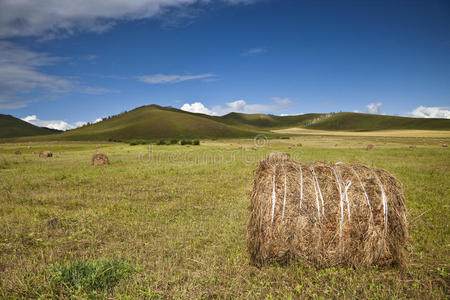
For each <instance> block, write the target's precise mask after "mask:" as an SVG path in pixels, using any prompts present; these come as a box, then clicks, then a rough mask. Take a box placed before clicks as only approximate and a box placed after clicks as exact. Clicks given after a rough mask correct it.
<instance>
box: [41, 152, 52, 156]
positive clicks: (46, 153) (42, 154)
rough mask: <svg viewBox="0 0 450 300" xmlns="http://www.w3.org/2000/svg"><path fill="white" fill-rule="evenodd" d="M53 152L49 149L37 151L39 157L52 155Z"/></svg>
mask: <svg viewBox="0 0 450 300" xmlns="http://www.w3.org/2000/svg"><path fill="white" fill-rule="evenodd" d="M52 156H53V153H52V152H51V151H42V152H41V153H39V157H52Z"/></svg>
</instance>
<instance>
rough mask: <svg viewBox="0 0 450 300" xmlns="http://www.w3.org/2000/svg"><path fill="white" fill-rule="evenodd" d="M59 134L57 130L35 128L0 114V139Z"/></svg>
mask: <svg viewBox="0 0 450 300" xmlns="http://www.w3.org/2000/svg"><path fill="white" fill-rule="evenodd" d="M59 132H60V131H59V130H55V129H50V128H45V127H38V126H34V125H33V124H30V123H28V122H25V121H23V120H21V119H18V118H15V117H13V116H11V115H3V114H0V138H13V137H22V136H36V135H47V134H55V133H59Z"/></svg>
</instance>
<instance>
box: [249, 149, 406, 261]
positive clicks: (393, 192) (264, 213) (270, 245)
mask: <svg viewBox="0 0 450 300" xmlns="http://www.w3.org/2000/svg"><path fill="white" fill-rule="evenodd" d="M305 167H306V168H307V169H309V172H303V171H304V170H305ZM280 169H282V170H283V172H281V171H280V172H278V173H277V170H280ZM255 175H256V178H255V181H254V184H253V192H252V194H251V198H250V202H251V203H250V211H251V216H250V221H249V224H248V241H247V242H248V249H249V252H250V259H251V262H252V263H253V264H255V265H261V264H264V263H266V262H272V261H276V262H281V263H283V262H288V261H290V260H296V259H302V260H304V261H305V262H310V263H316V264H319V265H324V266H331V265H337V264H350V265H353V266H363V265H380V266H381V265H388V264H400V265H403V264H404V262H405V260H404V252H405V245H406V240H407V235H408V232H407V223H406V217H405V215H406V207H405V199H404V196H403V192H402V189H401V186H400V183H399V182H398V181H397V180H396V179H395V177H394V176H392V175H391V174H389V173H388V172H387V171H385V170H381V169H373V168H369V167H366V166H364V165H359V164H351V165H349V164H344V163H336V164H326V163H312V164H300V163H297V162H294V161H292V160H291V159H290V157H289V155H287V154H285V153H280V154H273V153H271V154H270V155H269V157H268V158H267V159H266V160H263V161H261V162H260V163H259V166H258V169H257V170H256V173H255ZM352 182H358V183H359V184H352ZM277 187H279V188H277ZM277 197H283V201H282V202H281V201H279V202H278V203H277ZM269 199H270V200H269ZM345 206H346V207H345ZM316 214H317V217H315V215H316ZM388 216H389V218H388Z"/></svg>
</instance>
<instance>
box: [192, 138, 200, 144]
mask: <svg viewBox="0 0 450 300" xmlns="http://www.w3.org/2000/svg"><path fill="white" fill-rule="evenodd" d="M192 145H200V140H197V139H195V140H193V141H192Z"/></svg>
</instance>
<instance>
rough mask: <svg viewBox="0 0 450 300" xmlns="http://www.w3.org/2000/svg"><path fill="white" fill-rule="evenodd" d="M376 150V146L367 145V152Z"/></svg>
mask: <svg viewBox="0 0 450 300" xmlns="http://www.w3.org/2000/svg"><path fill="white" fill-rule="evenodd" d="M374 148H375V145H373V144H369V145H367V151H370V150H373V149H374Z"/></svg>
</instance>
